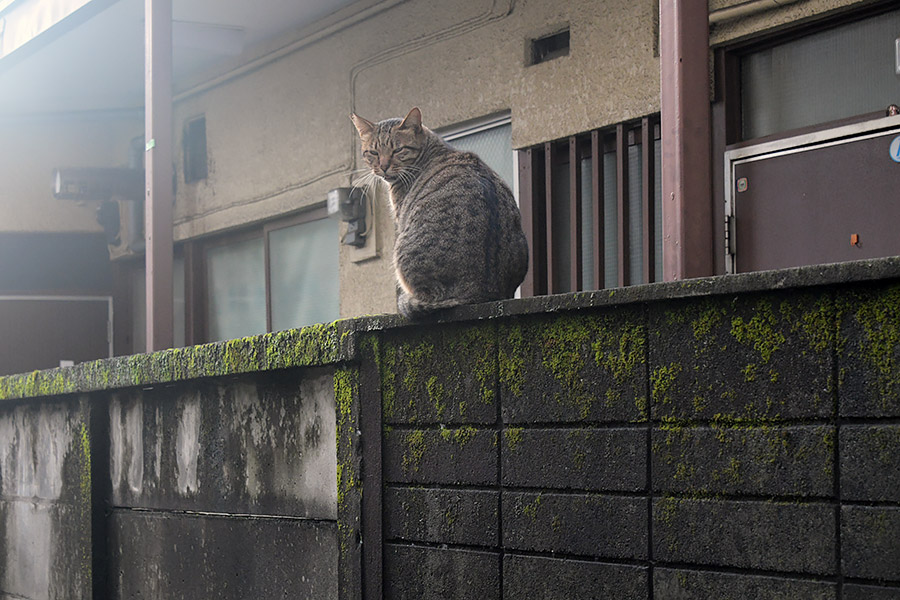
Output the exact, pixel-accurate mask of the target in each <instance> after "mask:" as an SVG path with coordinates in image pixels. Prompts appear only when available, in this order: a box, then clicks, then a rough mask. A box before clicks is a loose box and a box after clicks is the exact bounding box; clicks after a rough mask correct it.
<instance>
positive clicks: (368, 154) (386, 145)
mask: <svg viewBox="0 0 900 600" xmlns="http://www.w3.org/2000/svg"><path fill="white" fill-rule="evenodd" d="M350 118H351V119H352V120H353V124H354V125H356V130H357V131H358V132H359V139H360V141H361V142H362V153H363V158H364V159H365V161H366V164H368V165H369V167H370V168H371V169H372V172H373V173H375V175H378V176H379V177H381V178H382V179H384V180H385V181H387V182H388V183H394V182H395V181H398V180H399V181H402V180H406V181H407V182H409V181H411V180H412V179H414V175H415V173H416V168H415V166H414V164H415V162H416V159H417V158H419V156H420V155H421V153H422V151H423V149H424V148H425V146H426V144H427V141H428V134H429V133H430V132H429V131H428V129H427V128H425V127H423V126H422V112H421V111H420V110H419V109H418V108H413V109H412V110H411V111H409V114H408V115H406V118H404V119H385V120H384V121H379V122H378V123H372V122H371V121H367V120H366V119H363V118H362V117H360V116H358V115H356V114H352V115H350Z"/></svg>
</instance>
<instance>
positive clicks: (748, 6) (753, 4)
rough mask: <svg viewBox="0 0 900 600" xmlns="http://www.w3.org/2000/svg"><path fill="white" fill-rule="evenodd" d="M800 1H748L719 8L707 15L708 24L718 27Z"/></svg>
mask: <svg viewBox="0 0 900 600" xmlns="http://www.w3.org/2000/svg"><path fill="white" fill-rule="evenodd" d="M801 1H802V0H750V1H749V2H744V3H743V4H737V5H735V6H729V7H728V8H720V9H719V10H714V11H712V12H711V13H709V24H710V26H712V25H718V24H720V23H724V22H725V21H731V20H733V19H739V18H741V17H749V16H751V15H756V14H759V13H761V12H765V11H767V10H773V9H776V8H781V7H782V6H787V5H788V4H796V3H797V2H801Z"/></svg>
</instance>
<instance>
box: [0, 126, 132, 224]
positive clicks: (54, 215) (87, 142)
mask: <svg viewBox="0 0 900 600" xmlns="http://www.w3.org/2000/svg"><path fill="white" fill-rule="evenodd" d="M0 130H2V134H0V231H41V232H48V231H79V232H93V231H100V226H99V225H98V224H97V221H96V219H95V218H94V214H95V212H94V211H95V209H96V205H84V206H79V205H77V204H76V203H75V202H72V201H69V200H54V199H53V196H52V194H51V176H52V173H53V169H55V168H57V167H120V166H121V167H124V166H128V147H129V141H130V140H131V138H133V137H134V136H136V135H140V134H141V133H142V131H143V121H142V118H141V117H139V116H137V115H133V116H126V117H122V116H109V115H108V116H97V115H94V116H74V115H69V116H56V117H44V118H23V119H18V120H14V119H3V120H0Z"/></svg>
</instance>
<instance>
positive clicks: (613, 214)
mask: <svg viewBox="0 0 900 600" xmlns="http://www.w3.org/2000/svg"><path fill="white" fill-rule="evenodd" d="M618 189H619V188H618V185H617V184H616V153H615V152H606V153H605V154H604V155H603V278H604V280H605V281H604V282H603V287H608V288H612V287H617V286H618V285H619V225H618V224H619V207H618V203H617V202H616V194H617V193H618Z"/></svg>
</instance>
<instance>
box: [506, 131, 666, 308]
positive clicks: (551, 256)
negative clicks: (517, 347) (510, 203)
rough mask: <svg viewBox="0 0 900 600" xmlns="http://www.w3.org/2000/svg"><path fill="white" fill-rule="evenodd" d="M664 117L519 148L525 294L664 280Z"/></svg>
mask: <svg viewBox="0 0 900 600" xmlns="http://www.w3.org/2000/svg"><path fill="white" fill-rule="evenodd" d="M660 154H661V145H660V140H659V119H658V116H657V115H653V116H650V117H645V118H643V119H640V120H638V121H632V122H628V123H622V124H620V125H617V126H614V127H610V128H605V129H600V130H595V131H590V132H586V133H583V134H580V135H576V136H572V137H569V138H567V139H563V140H556V141H552V142H547V143H545V144H542V145H539V146H534V147H532V148H526V149H524V150H520V151H519V159H518V163H519V190H520V200H521V209H522V219H523V225H524V226H525V229H526V235H527V236H528V238H529V246H530V249H531V257H530V260H531V265H530V266H531V268H530V270H529V273H528V275H527V276H526V280H525V283H524V284H523V293H524V295H540V294H548V293H550V294H556V293H563V292H574V291H581V290H593V289H599V288H605V287H617V286H622V285H633V284H639V283H649V282H652V281H661V280H662V210H661V201H660V197H661V190H660V181H661V179H660Z"/></svg>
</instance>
